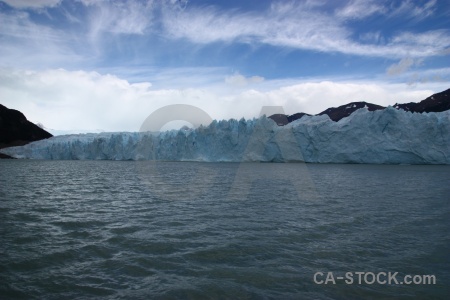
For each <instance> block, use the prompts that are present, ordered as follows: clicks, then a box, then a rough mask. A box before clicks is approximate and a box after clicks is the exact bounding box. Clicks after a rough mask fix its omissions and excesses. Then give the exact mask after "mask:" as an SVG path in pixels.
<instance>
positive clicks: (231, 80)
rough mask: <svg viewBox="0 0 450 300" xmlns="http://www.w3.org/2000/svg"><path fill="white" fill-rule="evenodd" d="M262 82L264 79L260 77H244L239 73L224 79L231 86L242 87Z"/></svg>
mask: <svg viewBox="0 0 450 300" xmlns="http://www.w3.org/2000/svg"><path fill="white" fill-rule="evenodd" d="M262 81H264V77H261V76H251V77H245V76H243V75H241V74H239V73H234V74H233V75H232V76H227V77H225V82H226V83H227V84H230V85H232V86H236V87H244V86H247V85H250V84H254V83H259V82H262Z"/></svg>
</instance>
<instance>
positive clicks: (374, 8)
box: [335, 0, 386, 20]
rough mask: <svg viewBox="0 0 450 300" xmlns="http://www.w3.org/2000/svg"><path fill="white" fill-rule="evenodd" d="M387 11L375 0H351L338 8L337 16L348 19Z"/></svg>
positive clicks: (362, 17)
mask: <svg viewBox="0 0 450 300" xmlns="http://www.w3.org/2000/svg"><path fill="white" fill-rule="evenodd" d="M385 11H386V9H385V7H383V6H382V5H380V4H379V1H378V2H375V1H371V0H369V1H367V0H353V1H350V2H349V3H348V4H347V5H346V6H344V7H341V8H339V9H337V10H336V13H335V15H336V17H338V18H342V19H344V20H347V19H351V20H352V19H364V18H366V17H368V16H371V15H373V14H377V13H384V12H385Z"/></svg>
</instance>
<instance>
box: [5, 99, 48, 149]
mask: <svg viewBox="0 0 450 300" xmlns="http://www.w3.org/2000/svg"><path fill="white" fill-rule="evenodd" d="M49 137H52V135H51V134H50V133H48V132H47V131H45V130H44V129H42V128H40V127H39V126H37V125H36V124H34V123H32V122H30V121H28V120H27V118H26V117H25V116H24V114H22V113H21V112H20V111H18V110H15V109H9V108H7V107H5V106H3V105H1V104H0V149H2V148H7V147H13V146H22V145H25V144H28V143H30V142H33V141H38V140H42V139H46V138H49ZM0 158H6V157H4V156H2V157H0Z"/></svg>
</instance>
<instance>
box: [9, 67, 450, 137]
mask: <svg viewBox="0 0 450 300" xmlns="http://www.w3.org/2000/svg"><path fill="white" fill-rule="evenodd" d="M446 88H448V87H447V83H446V82H426V83H418V84H417V85H415V86H408V85H406V84H388V83H385V82H358V81H356V82H342V81H323V80H316V81H313V82H306V81H300V80H294V79H292V80H290V81H289V82H288V81H276V82H272V81H269V80H265V81H264V82H260V84H259V85H258V89H255V88H250V89H240V90H236V89H229V88H227V84H225V83H222V84H221V85H220V84H218V85H217V86H215V87H209V88H205V87H202V86H199V87H195V88H185V89H164V88H162V89H154V88H153V87H152V85H151V84H150V83H148V82H142V83H135V84H132V83H129V82H128V81H126V80H123V79H121V78H119V77H117V76H113V75H108V74H107V75H101V74H99V73H96V72H84V71H76V72H70V71H66V70H62V69H57V70H47V71H40V72H37V71H24V70H12V69H0V99H2V104H3V105H5V106H7V107H10V108H14V109H18V110H20V111H22V112H23V113H24V114H25V115H26V116H27V117H28V119H30V120H31V121H32V122H40V123H42V124H44V125H45V126H46V127H48V128H52V129H60V130H73V129H80V128H82V129H90V130H94V131H95V130H96V129H98V128H101V129H104V130H108V131H122V130H125V131H138V130H139V128H140V126H141V123H142V122H143V121H144V120H145V118H146V117H147V116H148V115H149V114H150V113H152V112H153V111H155V110H156V109H158V108H160V107H163V106H165V105H169V104H179V103H185V104H190V105H195V106H197V107H199V108H201V109H203V110H204V111H206V112H207V113H208V114H209V115H211V117H212V118H214V119H229V118H237V119H239V118H241V117H245V118H253V117H257V116H258V115H259V113H260V110H261V107H262V106H267V105H272V106H283V108H284V111H285V112H286V113H288V114H293V113H296V112H307V113H312V114H316V113H319V112H321V111H323V110H325V109H326V108H328V107H332V106H335V107H336V106H339V105H343V104H345V103H348V102H352V101H367V102H372V103H376V104H380V105H389V104H391V105H393V104H394V103H396V102H400V103H401V102H410V101H419V100H422V99H425V98H426V97H428V96H430V95H431V94H432V93H434V92H439V91H442V90H444V89H446Z"/></svg>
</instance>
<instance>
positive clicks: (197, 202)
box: [0, 160, 450, 299]
mask: <svg viewBox="0 0 450 300" xmlns="http://www.w3.org/2000/svg"><path fill="white" fill-rule="evenodd" d="M449 182H450V166H425V165H418V166H417V165H416V166H412V165H350V164H349V165H340V164H303V163H292V164H282V163H281V164H276V163H242V164H239V163H194V162H148V161H147V162H136V161H45V160H42V161H40V160H0V230H1V235H0V253H1V255H0V297H1V298H2V299H10V298H39V299H62V298H92V297H94V298H108V299H116V298H117V299H118V298H120V299H123V298H128V299H148V298H151V299H361V298H366V299H367V298H369V299H370V298H392V299H394V298H395V299H402V298H404V299H406V298H411V297H414V298H419V299H448V296H449V295H450V284H449V283H450V185H449ZM318 272H320V273H318ZM328 272H330V273H328ZM358 272H365V273H363V274H362V275H358V274H361V273H358ZM389 272H390V273H392V274H393V273H395V272H398V273H397V274H396V275H395V276H396V277H395V278H396V279H397V281H398V282H395V281H394V280H389V281H390V282H387V281H388V279H389V278H388V277H389ZM384 273H386V275H385V274H384ZM330 274H331V275H330ZM349 274H350V275H351V276H352V278H353V283H352V284H350V283H348V282H346V281H345V280H342V279H337V277H344V278H347V279H348V277H346V276H349ZM380 274H381V276H380ZM406 275H411V277H410V278H414V279H415V280H416V282H419V281H420V280H421V278H425V277H421V276H422V275H432V276H434V278H435V284H424V282H425V279H423V280H422V282H421V284H414V283H411V284H406V282H403V283H404V284H400V282H402V281H404V280H403V279H405V280H406V278H405V276H406ZM415 275H420V276H419V277H417V276H416V277H414V276H415ZM331 276H332V277H333V279H334V282H333V280H331V279H332V277H331ZM358 276H361V277H362V279H363V281H362V282H360V283H358ZM374 276H379V277H378V278H377V280H376V281H375V282H373V281H374V278H373V277H374ZM427 278H428V277H427ZM429 278H431V277H429ZM359 279H361V278H359ZM382 279H385V280H382ZM391 279H392V278H391ZM319 283H320V284H319Z"/></svg>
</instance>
